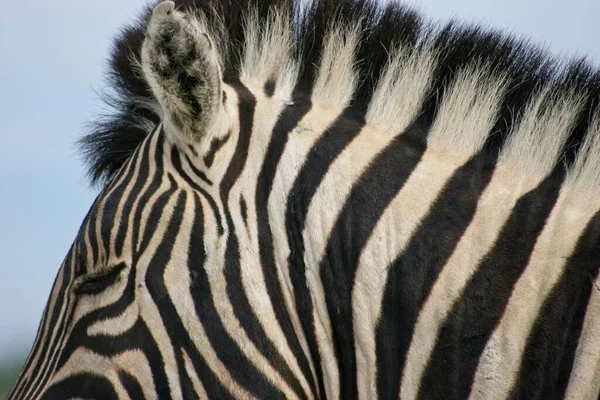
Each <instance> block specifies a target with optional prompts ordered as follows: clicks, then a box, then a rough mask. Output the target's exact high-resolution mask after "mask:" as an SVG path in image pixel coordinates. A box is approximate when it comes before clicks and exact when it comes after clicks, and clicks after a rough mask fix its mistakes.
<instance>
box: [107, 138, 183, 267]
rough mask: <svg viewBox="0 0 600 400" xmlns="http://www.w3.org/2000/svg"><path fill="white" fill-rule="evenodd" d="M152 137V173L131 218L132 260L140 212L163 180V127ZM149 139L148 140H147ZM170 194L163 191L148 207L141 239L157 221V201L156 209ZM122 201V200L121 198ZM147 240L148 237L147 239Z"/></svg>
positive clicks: (172, 183) (140, 219) (135, 258)
mask: <svg viewBox="0 0 600 400" xmlns="http://www.w3.org/2000/svg"><path fill="white" fill-rule="evenodd" d="M153 136H154V138H153V141H154V143H153V145H152V144H151V145H150V146H149V147H148V151H152V149H153V146H154V151H153V154H152V158H153V160H154V173H153V174H152V176H151V181H150V184H148V186H147V187H146V190H145V191H144V192H143V193H137V194H136V197H137V198H138V201H137V207H136V209H135V214H134V216H133V219H132V223H133V225H132V227H131V230H132V238H131V248H132V249H133V255H132V256H133V257H132V259H133V260H136V262H137V256H136V254H138V252H139V250H140V247H141V246H142V241H140V243H139V244H138V241H139V239H140V234H142V232H141V221H142V213H143V212H144V208H146V207H148V206H150V204H149V201H150V199H151V198H152V196H153V195H154V194H156V193H157V192H158V190H159V189H160V186H161V183H162V182H163V180H164V161H163V157H164V146H165V142H166V140H165V133H164V130H163V129H160V130H159V131H158V132H157V133H155V134H153ZM149 141H150V140H149ZM169 181H170V184H171V185H170V189H169V190H167V193H168V192H170V191H171V192H172V190H173V188H174V187H175V184H174V182H173V179H172V178H171V177H169ZM165 196H167V198H168V196H170V195H169V194H165V193H163V194H162V195H160V196H159V199H157V200H155V204H154V205H153V206H152V208H150V214H149V215H148V217H146V218H147V220H146V235H144V236H142V239H145V238H148V237H149V234H150V232H153V231H154V227H153V226H152V229H148V228H150V226H151V225H153V224H154V223H156V221H158V220H157V219H154V218H153V217H154V216H155V215H156V212H155V211H154V210H155V209H156V207H157V206H156V205H157V204H159V203H163V205H162V207H160V206H159V207H160V208H158V210H162V209H163V207H164V204H166V199H163V200H162V201H161V200H160V198H161V197H163V198H164V197H165ZM121 201H122V200H121ZM108 217H109V215H104V216H103V218H108ZM123 217H126V218H127V219H128V220H129V215H127V216H125V215H124V214H122V216H121V218H123ZM148 240H149V239H148Z"/></svg>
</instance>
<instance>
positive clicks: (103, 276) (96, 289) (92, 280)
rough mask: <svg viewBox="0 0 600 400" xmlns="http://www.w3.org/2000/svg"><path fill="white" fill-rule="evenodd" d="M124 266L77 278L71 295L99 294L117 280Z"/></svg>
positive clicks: (121, 264)
mask: <svg viewBox="0 0 600 400" xmlns="http://www.w3.org/2000/svg"><path fill="white" fill-rule="evenodd" d="M126 266H127V265H126V264H125V263H119V264H116V265H115V266H113V267H111V268H106V269H103V270H102V271H99V272H94V273H91V274H89V275H86V276H83V277H81V278H79V280H78V282H76V283H75V286H74V288H73V293H75V294H78V295H92V294H98V293H101V292H102V291H104V290H106V289H107V288H108V287H109V286H111V285H113V284H114V283H115V282H117V281H118V280H119V277H120V275H121V271H123V270H124V269H125V267H126Z"/></svg>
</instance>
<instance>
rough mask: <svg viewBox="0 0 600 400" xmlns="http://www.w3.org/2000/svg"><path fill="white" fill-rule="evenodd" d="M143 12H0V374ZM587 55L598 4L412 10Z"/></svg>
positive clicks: (30, 328) (33, 306)
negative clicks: (79, 142)
mask: <svg viewBox="0 0 600 400" xmlns="http://www.w3.org/2000/svg"><path fill="white" fill-rule="evenodd" d="M146 3H147V2H145V1H141V0H98V1H89V0H86V1H81V0H69V1H67V0H54V1H50V0H20V1H5V2H3V4H2V6H1V8H0V135H1V144H0V366H1V365H2V363H3V362H8V361H17V362H19V361H20V360H22V359H23V357H25V356H26V353H27V352H28V351H29V347H30V346H31V343H32V342H33V340H34V337H35V333H36V330H37V326H38V322H39V320H40V318H41V315H42V311H43V309H44V306H45V304H46V300H47V297H48V294H49V292H50V289H51V286H52V283H53V281H54V277H55V275H56V273H57V271H58V268H59V266H60V264H61V261H62V259H63V257H64V256H65V254H66V252H67V250H68V249H69V246H70V244H71V242H72V241H73V239H74V237H75V234H76V233H77V230H78V228H79V225H80V224H81V221H82V220H83V218H84V216H85V214H86V212H87V210H88V208H89V207H90V206H91V204H92V202H93V199H94V198H95V196H96V190H95V189H93V188H91V187H90V186H89V184H88V181H87V179H86V177H85V171H84V167H83V164H82V162H81V159H80V158H79V156H78V154H77V151H76V147H75V141H76V139H77V138H79V137H80V136H81V133H82V132H83V130H84V127H85V123H86V121H90V120H91V119H92V118H93V117H94V115H97V114H98V113H99V112H101V111H102V110H103V105H102V103H101V102H100V101H99V99H98V95H97V94H96V91H97V90H99V89H102V88H103V73H104V71H105V65H106V59H107V57H108V54H109V49H110V45H111V40H112V38H113V37H114V36H115V34H116V33H117V32H118V30H119V27H121V26H122V25H123V24H125V23H126V22H127V21H131V20H133V19H134V18H135V17H136V16H137V15H138V13H139V12H141V10H143V8H144V5H145V4H146ZM405 3H408V4H411V5H414V6H415V8H417V9H420V10H422V11H423V12H424V14H425V15H426V16H428V17H430V18H433V19H434V20H441V21H446V20H448V19H450V18H452V17H456V18H458V19H460V20H463V21H469V22H476V23H481V24H484V25H486V26H489V27H494V28H500V29H503V30H505V31H507V32H512V33H515V34H517V35H523V36H528V37H530V38H531V39H532V41H533V42H534V43H538V44H542V45H546V46H547V47H548V49H549V50H550V51H551V52H552V53H554V54H560V55H567V56H571V55H579V56H581V55H587V56H589V58H590V59H591V60H592V61H593V62H594V64H596V65H600V24H599V23H598V16H599V15H600V1H598V0H570V1H564V0H558V1H557V0H501V1H499V0H455V1H449V0H414V1H405Z"/></svg>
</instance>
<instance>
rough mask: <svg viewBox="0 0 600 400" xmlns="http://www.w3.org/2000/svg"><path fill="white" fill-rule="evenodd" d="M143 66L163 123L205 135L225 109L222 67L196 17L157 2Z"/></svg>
mask: <svg viewBox="0 0 600 400" xmlns="http://www.w3.org/2000/svg"><path fill="white" fill-rule="evenodd" d="M142 70H143V72H144V76H145V78H146V81H147V82H148V84H149V85H150V87H151V89H152V91H153V93H154V95H155V96H156V98H157V99H158V101H159V103H160V105H161V106H162V108H163V111H164V115H165V117H164V118H165V123H166V124H167V125H171V126H173V127H174V128H176V129H177V130H179V131H180V132H181V133H183V135H184V136H185V137H187V138H189V139H192V140H198V139H200V138H201V137H203V136H205V135H206V133H207V132H208V131H210V129H211V127H212V126H213V125H214V123H215V122H216V121H217V119H218V117H219V113H220V112H221V96H222V95H221V92H222V89H221V86H222V82H221V72H220V69H219V63H218V56H217V53H216V50H215V46H214V45H213V43H212V41H211V40H210V38H209V37H208V35H207V34H206V33H205V32H203V31H202V28H201V26H200V24H199V23H198V21H197V20H196V19H194V18H193V17H190V16H188V15H186V14H184V13H182V12H179V11H176V10H175V4H174V3H173V2H172V1H163V2H162V3H160V4H158V5H157V6H156V8H155V9H154V11H153V12H152V16H151V17H150V21H149V23H148V26H147V28H146V37H145V39H144V44H143V46H142Z"/></svg>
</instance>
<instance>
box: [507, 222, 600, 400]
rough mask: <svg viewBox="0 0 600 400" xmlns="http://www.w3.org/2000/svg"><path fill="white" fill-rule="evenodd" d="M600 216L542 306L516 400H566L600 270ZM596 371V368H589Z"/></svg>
mask: <svg viewBox="0 0 600 400" xmlns="http://www.w3.org/2000/svg"><path fill="white" fill-rule="evenodd" d="M598 243H600V213H597V214H596V215H595V216H594V217H593V218H592V219H591V220H590V221H589V223H588V225H587V228H586V230H585V232H584V233H583V235H582V236H581V237H580V238H579V241H578V243H577V247H576V249H575V251H574V252H573V254H572V255H571V256H570V257H569V260H568V261H567V264H566V266H565V269H564V271H563V274H562V276H561V278H560V280H559V281H558V282H557V283H556V285H555V286H554V288H553V289H552V291H551V292H550V294H549V295H548V297H547V298H546V301H545V302H544V305H543V306H542V308H541V310H540V312H539V314H538V316H537V318H536V321H535V324H534V326H533V329H532V330H531V333H530V334H529V338H528V339H527V345H526V347H525V351H524V352H523V359H522V362H521V368H520V374H519V379H518V381H517V382H516V383H515V386H514V387H513V389H512V391H511V398H514V399H543V400H546V399H562V398H563V396H564V394H565V390H566V389H567V386H568V384H569V377H570V374H571V370H572V368H573V362H574V360H575V352H576V351H577V345H578V342H579V337H580V335H581V330H582V328H583V322H584V319H585V314H586V311H587V308H588V303H589V300H590V296H591V293H592V290H594V282H595V280H596V279H597V278H598V269H599V268H600V247H599V246H598ZM589 367H590V368H593V366H592V365H590V366H589Z"/></svg>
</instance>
